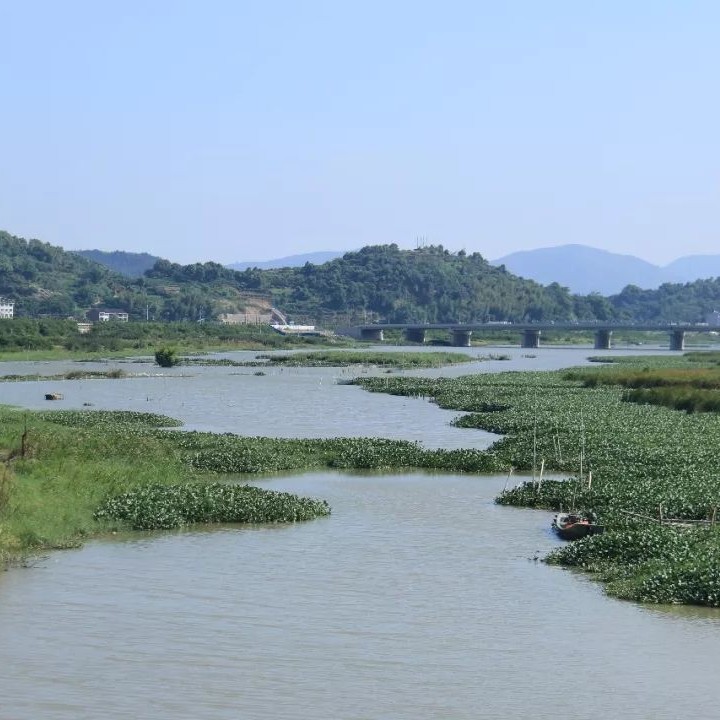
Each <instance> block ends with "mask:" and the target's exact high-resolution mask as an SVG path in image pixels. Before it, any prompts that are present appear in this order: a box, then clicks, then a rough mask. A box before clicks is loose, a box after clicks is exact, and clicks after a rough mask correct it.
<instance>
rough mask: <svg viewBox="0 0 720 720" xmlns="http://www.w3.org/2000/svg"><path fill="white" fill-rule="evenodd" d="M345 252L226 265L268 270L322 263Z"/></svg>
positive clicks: (317, 253)
mask: <svg viewBox="0 0 720 720" xmlns="http://www.w3.org/2000/svg"><path fill="white" fill-rule="evenodd" d="M344 254H345V253H342V252H336V251H334V250H327V251H321V252H314V253H305V254H304V255H288V256H287V257H282V258H278V259H277V260H257V261H254V260H250V261H247V262H236V263H232V264H231V265H226V267H229V268H230V269H231V270H247V269H248V268H259V269H260V270H268V269H270V268H284V267H302V266H303V265H305V263H310V264H311V265H323V264H324V263H326V262H330V260H335V258H339V257H342V256H343V255H344Z"/></svg>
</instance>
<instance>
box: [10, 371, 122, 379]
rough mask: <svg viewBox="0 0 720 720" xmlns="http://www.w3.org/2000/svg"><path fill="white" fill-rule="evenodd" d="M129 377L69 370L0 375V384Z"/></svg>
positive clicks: (111, 373) (110, 372) (100, 372)
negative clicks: (50, 373) (42, 373)
mask: <svg viewBox="0 0 720 720" xmlns="http://www.w3.org/2000/svg"><path fill="white" fill-rule="evenodd" d="M126 377H131V376H130V375H128V373H126V372H125V371H124V370H120V369H117V370H69V371H68V372H64V373H57V374H55V375H12V374H11V375H0V382H28V381H35V380H103V379H108V380H119V379H122V378H126Z"/></svg>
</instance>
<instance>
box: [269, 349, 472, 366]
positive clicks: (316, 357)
mask: <svg viewBox="0 0 720 720" xmlns="http://www.w3.org/2000/svg"><path fill="white" fill-rule="evenodd" d="M480 359H482V358H475V357H472V356H471V355H466V354H465V353H458V352H372V351H363V350H359V351H350V350H348V351H345V350H328V351H316V352H299V353H293V354H290V355H258V360H266V361H267V362H268V363H269V364H271V365H283V366H285V367H347V366H350V365H375V366H377V367H392V368H399V369H411V368H434V367H442V366H443V365H454V364H457V363H466V362H472V361H473V360H480Z"/></svg>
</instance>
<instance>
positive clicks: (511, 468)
mask: <svg viewBox="0 0 720 720" xmlns="http://www.w3.org/2000/svg"><path fill="white" fill-rule="evenodd" d="M514 469H515V468H513V466H512V465H511V466H510V469H509V470H508V474H507V477H506V478H505V487H504V488H503V492H505V491H506V490H507V486H508V483H509V482H510V476H511V475H512V472H513V470H514Z"/></svg>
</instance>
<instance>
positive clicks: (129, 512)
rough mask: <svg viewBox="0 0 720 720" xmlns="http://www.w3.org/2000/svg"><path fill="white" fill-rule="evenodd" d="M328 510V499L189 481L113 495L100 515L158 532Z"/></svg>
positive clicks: (289, 518) (298, 517)
mask: <svg viewBox="0 0 720 720" xmlns="http://www.w3.org/2000/svg"><path fill="white" fill-rule="evenodd" d="M329 514H330V506H329V505H328V504H327V502H325V501H324V500H315V499H312V498H302V497H298V496H297V495H293V494H291V493H284V492H277V491H274V490H264V489H262V488H258V487H253V486H250V485H230V484H225V483H188V484H184V485H147V486H145V487H141V488H138V489H137V490H132V491H130V492H127V493H123V494H122V495H119V496H116V497H111V498H108V499H107V500H106V501H105V502H104V503H103V504H102V505H101V506H100V508H98V510H97V511H96V512H95V518H96V519H97V520H119V521H121V522H123V523H126V524H127V525H129V526H130V527H131V528H132V529H134V530H159V529H171V528H177V527H182V526H185V525H194V524H198V523H291V522H299V521H302V520H312V519H313V518H317V517H322V516H325V515H329Z"/></svg>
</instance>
